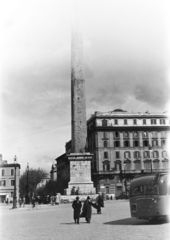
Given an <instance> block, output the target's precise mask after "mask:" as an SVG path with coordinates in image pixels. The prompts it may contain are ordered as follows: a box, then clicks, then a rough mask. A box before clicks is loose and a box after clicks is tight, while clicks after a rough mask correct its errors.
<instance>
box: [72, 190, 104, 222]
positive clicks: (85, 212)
mask: <svg viewBox="0 0 170 240" xmlns="http://www.w3.org/2000/svg"><path fill="white" fill-rule="evenodd" d="M72 207H73V209H74V212H73V218H74V221H75V223H77V224H79V219H80V218H85V220H86V222H87V223H90V221H91V214H92V207H94V208H95V209H97V213H100V214H101V207H104V202H103V198H102V196H101V195H100V194H99V195H98V197H97V198H96V202H95V203H93V202H92V200H91V198H90V197H89V196H88V197H87V199H86V200H85V202H84V204H83V208H82V203H81V201H80V198H79V197H78V196H77V197H76V200H74V201H73V204H72ZM81 209H82V212H81Z"/></svg>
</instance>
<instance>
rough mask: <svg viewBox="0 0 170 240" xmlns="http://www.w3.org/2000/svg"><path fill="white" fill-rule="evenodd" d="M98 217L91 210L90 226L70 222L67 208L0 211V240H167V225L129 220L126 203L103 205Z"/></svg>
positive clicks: (66, 205) (5, 207)
mask: <svg viewBox="0 0 170 240" xmlns="http://www.w3.org/2000/svg"><path fill="white" fill-rule="evenodd" d="M102 210H103V212H102V214H101V215H98V214H96V210H95V209H94V208H93V215H92V220H91V223H90V224H88V223H86V222H85V220H84V218H81V221H80V224H79V225H78V224H75V223H74V221H73V211H72V208H71V204H60V205H59V206H48V205H44V206H42V207H41V208H40V209H39V210H30V208H28V206H26V207H25V208H22V209H15V210H9V206H3V207H1V213H0V214H1V224H0V227H1V229H0V232H1V233H0V236H1V239H2V240H62V239H63V240H93V239H97V240H101V239H102V240H111V239H114V240H128V239H130V240H152V239H154V240H155V239H156V240H169V239H170V223H169V222H160V223H159V224H158V223H154V224H153V223H152V224H151V223H150V222H148V221H144V220H137V219H134V218H131V217H130V211H129V202H128V201H127V200H118V201H116V200H113V201H106V202H105V207H104V208H103V209H102Z"/></svg>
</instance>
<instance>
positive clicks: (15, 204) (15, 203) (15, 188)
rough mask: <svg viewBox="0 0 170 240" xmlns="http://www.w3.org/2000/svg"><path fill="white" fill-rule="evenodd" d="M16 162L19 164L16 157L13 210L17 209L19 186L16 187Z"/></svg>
mask: <svg viewBox="0 0 170 240" xmlns="http://www.w3.org/2000/svg"><path fill="white" fill-rule="evenodd" d="M16 162H17V157H16V156H15V157H14V168H15V173H14V194H13V207H12V208H13V209H14V208H17V196H16V194H17V186H16Z"/></svg>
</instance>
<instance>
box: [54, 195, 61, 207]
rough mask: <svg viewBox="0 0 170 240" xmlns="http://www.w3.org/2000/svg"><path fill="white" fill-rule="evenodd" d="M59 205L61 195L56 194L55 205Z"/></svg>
mask: <svg viewBox="0 0 170 240" xmlns="http://www.w3.org/2000/svg"><path fill="white" fill-rule="evenodd" d="M59 203H60V198H59V195H58V194H56V198H55V204H56V205H59Z"/></svg>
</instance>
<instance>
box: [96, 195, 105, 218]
mask: <svg viewBox="0 0 170 240" xmlns="http://www.w3.org/2000/svg"><path fill="white" fill-rule="evenodd" d="M96 204H97V214H101V207H104V202H103V198H102V196H101V195H100V193H99V195H98V196H97V198H96Z"/></svg>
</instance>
